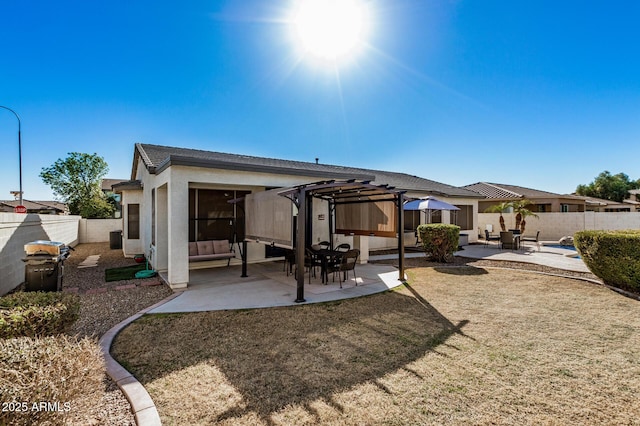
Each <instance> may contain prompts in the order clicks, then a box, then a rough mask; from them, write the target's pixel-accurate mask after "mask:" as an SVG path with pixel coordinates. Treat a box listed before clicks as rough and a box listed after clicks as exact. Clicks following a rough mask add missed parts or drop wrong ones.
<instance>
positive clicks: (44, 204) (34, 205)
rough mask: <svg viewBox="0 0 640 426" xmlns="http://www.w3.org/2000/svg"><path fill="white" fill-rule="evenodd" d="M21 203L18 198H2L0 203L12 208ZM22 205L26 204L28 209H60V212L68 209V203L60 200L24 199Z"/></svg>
mask: <svg viewBox="0 0 640 426" xmlns="http://www.w3.org/2000/svg"><path fill="white" fill-rule="evenodd" d="M19 204H20V201H18V200H0V205H4V206H7V207H11V208H15V207H16V206H18V205H19ZM22 205H23V206H25V207H26V208H27V210H58V211H60V212H65V211H66V210H67V205H66V204H64V203H61V202H59V201H33V200H25V199H23V200H22Z"/></svg>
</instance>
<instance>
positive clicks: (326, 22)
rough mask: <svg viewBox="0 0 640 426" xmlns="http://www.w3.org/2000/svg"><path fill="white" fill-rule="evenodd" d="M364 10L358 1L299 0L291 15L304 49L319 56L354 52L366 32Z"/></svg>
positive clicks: (365, 13)
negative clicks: (293, 13)
mask: <svg viewBox="0 0 640 426" xmlns="http://www.w3.org/2000/svg"><path fill="white" fill-rule="evenodd" d="M366 15H367V10H366V7H365V5H364V3H363V2H362V1H358V0H300V1H299V3H298V7H297V9H296V11H295V15H294V19H293V22H294V26H295V32H296V37H297V39H298V41H299V43H300V44H301V45H302V47H303V49H304V50H305V51H306V52H308V53H310V54H312V55H314V56H316V57H319V58H321V59H327V60H333V61H335V60H338V59H341V58H344V57H348V56H350V55H352V54H355V53H356V50H358V49H359V48H360V47H361V45H362V43H363V42H364V38H365V36H366V32H367V16H366Z"/></svg>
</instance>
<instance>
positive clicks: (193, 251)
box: [189, 242, 198, 256]
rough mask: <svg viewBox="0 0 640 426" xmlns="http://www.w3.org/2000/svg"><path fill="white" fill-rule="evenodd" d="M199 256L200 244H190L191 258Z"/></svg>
mask: <svg viewBox="0 0 640 426" xmlns="http://www.w3.org/2000/svg"><path fill="white" fill-rule="evenodd" d="M197 255H198V244H196V243H195V242H190V243H189V256H197Z"/></svg>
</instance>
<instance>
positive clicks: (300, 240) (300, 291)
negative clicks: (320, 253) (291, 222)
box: [295, 188, 307, 303]
mask: <svg viewBox="0 0 640 426" xmlns="http://www.w3.org/2000/svg"><path fill="white" fill-rule="evenodd" d="M297 225H298V226H297V229H296V265H297V268H296V271H297V272H296V279H297V291H296V300H295V302H296V303H302V302H305V300H304V254H305V249H306V247H307V238H306V237H307V236H306V233H307V232H306V231H307V193H306V190H305V189H304V188H300V189H299V190H298V221H297Z"/></svg>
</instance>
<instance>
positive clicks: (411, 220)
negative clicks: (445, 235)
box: [404, 210, 420, 232]
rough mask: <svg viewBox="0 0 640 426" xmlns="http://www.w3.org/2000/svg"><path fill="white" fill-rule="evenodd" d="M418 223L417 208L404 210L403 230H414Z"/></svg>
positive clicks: (418, 212)
mask: <svg viewBox="0 0 640 426" xmlns="http://www.w3.org/2000/svg"><path fill="white" fill-rule="evenodd" d="M418 225H420V211H419V210H405V211H404V230H405V231H406V232H415V230H416V229H417V228H418Z"/></svg>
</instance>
